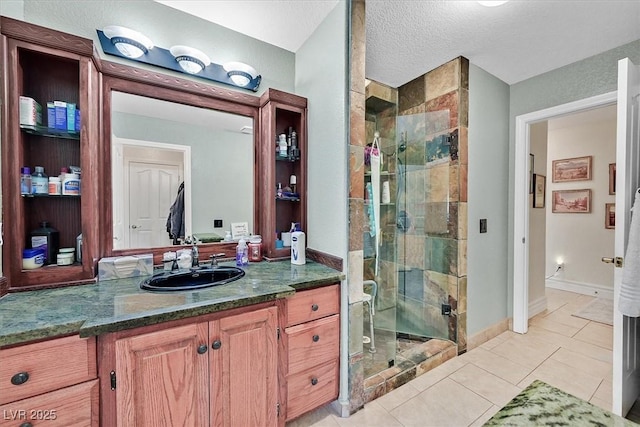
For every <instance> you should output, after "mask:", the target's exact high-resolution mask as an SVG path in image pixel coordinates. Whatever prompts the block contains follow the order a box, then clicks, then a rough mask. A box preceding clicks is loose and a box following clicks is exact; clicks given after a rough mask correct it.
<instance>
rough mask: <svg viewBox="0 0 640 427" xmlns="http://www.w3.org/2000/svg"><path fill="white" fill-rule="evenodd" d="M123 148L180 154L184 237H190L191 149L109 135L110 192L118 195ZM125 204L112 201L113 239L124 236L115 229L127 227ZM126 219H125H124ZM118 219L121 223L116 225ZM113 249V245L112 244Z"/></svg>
mask: <svg viewBox="0 0 640 427" xmlns="http://www.w3.org/2000/svg"><path fill="white" fill-rule="evenodd" d="M125 146H130V147H144V148H153V149H159V150H165V151H176V152H180V153H182V159H183V168H184V169H183V173H184V182H185V186H184V216H185V218H187V219H186V224H185V235H191V223H192V222H191V214H192V206H191V203H192V202H191V185H190V183H191V147H190V146H188V145H179V144H168V143H164V142H155V141H143V140H137V139H127V138H119V137H117V136H116V135H111V158H112V159H113V161H112V162H111V169H112V174H111V176H112V182H111V191H112V193H114V194H116V193H117V192H119V193H120V194H124V193H125V180H124V175H125V173H124V172H125V159H124V158H123V157H122V150H123V148H124V147H125ZM124 205H125V203H124V202H122V203H120V202H117V201H116V200H114V201H113V237H114V239H115V238H116V237H118V236H121V235H124V234H123V233H124V230H123V231H122V232H117V230H116V229H117V228H119V227H124V226H125V225H127V226H128V221H129V219H128V217H126V216H125V212H126V209H125V206H124ZM125 217H126V218H125ZM118 218H120V221H122V223H120V224H119V223H118ZM114 248H115V244H114ZM120 249H128V248H120Z"/></svg>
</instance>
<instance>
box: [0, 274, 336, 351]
mask: <svg viewBox="0 0 640 427" xmlns="http://www.w3.org/2000/svg"><path fill="white" fill-rule="evenodd" d="M221 265H233V264H232V263H221ZM243 269H244V271H245V276H244V277H243V278H242V279H239V280H237V281H235V282H231V283H228V284H225V285H220V286H214V287H211V288H208V289H201V290H196V291H180V292H149V291H143V290H141V289H140V287H139V283H140V281H141V280H143V279H144V277H136V278H133V279H122V280H109V281H104V282H99V283H96V284H90V285H81V286H69V287H64V288H57V289H43V290H39V291H29V292H16V293H10V294H8V295H5V296H4V297H2V298H0V347H2V346H7V345H12V344H19V343H25V342H28V341H33V340H38V339H43V338H50V337H55V336H60V335H68V334H72V333H79V334H80V336H83V337H87V336H92V335H100V334H103V333H107V332H114V331H120V330H124V329H129V328H135V327H139V326H146V325H152V324H155V323H160V322H166V321H169V320H176V319H183V318H187V317H193V316H198V315H201V314H207V313H213V312H216V311H221V310H227V309H230V308H236V307H242V306H247V305H251V304H257V303H261V302H267V301H273V300H275V299H279V298H285V297H287V296H290V295H293V294H294V293H295V291H296V290H301V289H307V288H311V287H315V286H320V285H327V284H331V283H336V282H339V281H340V280H341V279H343V277H344V276H343V275H342V273H341V272H339V271H337V270H334V269H332V268H329V267H326V266H324V265H322V264H318V263H314V262H309V263H307V264H305V265H292V264H291V263H290V262H288V261H281V262H260V263H255V264H250V265H249V266H247V267H243ZM146 277H148V276H146Z"/></svg>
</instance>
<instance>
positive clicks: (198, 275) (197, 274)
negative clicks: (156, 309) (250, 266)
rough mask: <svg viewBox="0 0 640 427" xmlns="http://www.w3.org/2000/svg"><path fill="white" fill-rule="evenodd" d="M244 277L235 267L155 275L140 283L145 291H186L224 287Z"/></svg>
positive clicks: (242, 272)
mask: <svg viewBox="0 0 640 427" xmlns="http://www.w3.org/2000/svg"><path fill="white" fill-rule="evenodd" d="M242 276H244V271H243V270H242V269H240V268H237V267H215V268H201V269H191V270H183V271H175V272H168V271H167V272H161V273H156V274H154V275H153V276H152V277H150V278H149V279H145V280H143V281H142V282H141V283H140V288H141V289H145V290H147V291H188V290H192V289H202V288H208V287H210V286H218V285H224V284H225V283H229V282H233V281H234V280H238V279H240V278H241V277H242Z"/></svg>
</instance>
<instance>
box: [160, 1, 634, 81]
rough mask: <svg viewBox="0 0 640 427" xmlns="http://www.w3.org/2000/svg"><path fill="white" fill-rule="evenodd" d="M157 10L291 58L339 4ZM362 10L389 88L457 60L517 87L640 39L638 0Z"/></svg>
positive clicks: (370, 50)
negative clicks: (179, 12) (253, 41)
mask: <svg viewBox="0 0 640 427" xmlns="http://www.w3.org/2000/svg"><path fill="white" fill-rule="evenodd" d="M156 1H158V0H156ZM341 1H344V0H341ZM159 2H160V3H163V4H165V5H168V6H171V7H174V8H176V9H179V10H182V11H184V12H187V13H191V14H193V15H196V16H199V17H201V18H203V19H207V20H210V21H212V22H215V23H217V24H219V25H222V26H225V27H227V28H230V29H233V30H235V31H238V32H241V33H244V34H247V35H249V36H251V37H254V38H257V39H260V40H262V41H265V42H267V43H270V44H273V45H276V46H279V47H282V48H284V49H287V50H289V51H292V52H295V51H297V50H298V48H299V47H300V46H301V45H302V44H303V43H304V42H305V41H306V39H307V38H308V37H309V35H311V34H312V33H313V31H315V29H316V28H317V26H318V25H319V24H320V23H321V22H322V20H323V19H324V18H325V17H326V16H327V14H328V13H329V12H330V11H331V10H332V9H333V8H334V7H335V5H336V4H337V3H338V0H251V1H247V0H234V1H229V0H216V1H189V0H177V1H159ZM366 10H367V13H366V26H367V51H366V52H367V53H366V56H367V58H366V61H367V63H366V75H367V78H370V79H372V80H376V81H378V82H381V83H385V84H387V85H389V86H393V87H398V86H400V85H402V84H404V83H407V82H409V81H411V80H413V79H414V78H416V77H418V76H420V75H422V74H424V73H426V72H427V71H430V70H432V69H434V68H436V67H438V66H439V65H441V64H443V63H445V62H447V61H449V60H451V59H453V58H455V57H457V56H460V55H462V56H465V57H466V58H468V59H469V60H470V61H471V62H472V63H473V64H475V65H477V66H479V67H481V68H483V69H484V70H486V71H488V72H489V73H491V74H493V75H495V76H496V77H498V78H500V79H501V80H503V81H505V82H506V83H509V84H513V83H517V82H519V81H522V80H525V79H527V78H530V77H533V76H536V75H538V74H542V73H544V72H547V71H550V70H553V69H555V68H558V67H562V66H564V65H568V64H570V63H572V62H576V61H579V60H581V59H584V58H587V57H589V56H593V55H596V54H598V53H601V52H604V51H606V50H609V49H612V48H614V47H617V46H621V45H623V44H625V43H629V42H632V41H634V40H638V39H640V0H511V1H510V2H508V3H506V4H504V5H502V6H498V7H485V6H481V5H480V4H478V2H476V1H463V0H367V2H366Z"/></svg>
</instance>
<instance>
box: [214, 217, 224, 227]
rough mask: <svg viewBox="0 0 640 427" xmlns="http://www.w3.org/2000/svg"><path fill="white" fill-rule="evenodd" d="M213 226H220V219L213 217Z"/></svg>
mask: <svg viewBox="0 0 640 427" xmlns="http://www.w3.org/2000/svg"><path fill="white" fill-rule="evenodd" d="M213 228H222V220H221V219H214V220H213Z"/></svg>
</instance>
